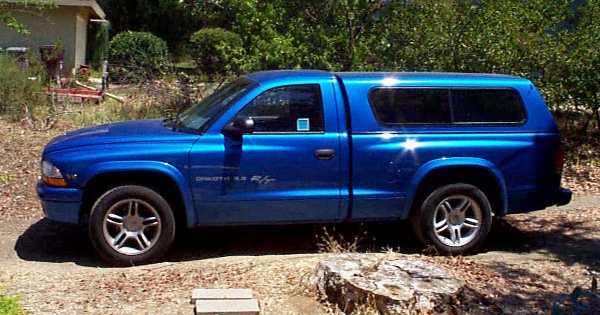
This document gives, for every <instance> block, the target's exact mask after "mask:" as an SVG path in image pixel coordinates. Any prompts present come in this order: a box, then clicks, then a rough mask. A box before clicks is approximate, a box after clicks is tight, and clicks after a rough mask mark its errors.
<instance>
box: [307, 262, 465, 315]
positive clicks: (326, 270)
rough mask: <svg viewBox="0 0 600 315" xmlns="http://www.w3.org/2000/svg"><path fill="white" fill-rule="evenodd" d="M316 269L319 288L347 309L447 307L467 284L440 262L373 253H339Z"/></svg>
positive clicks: (421, 310) (436, 309) (433, 309)
mask: <svg viewBox="0 0 600 315" xmlns="http://www.w3.org/2000/svg"><path fill="white" fill-rule="evenodd" d="M315 272H316V277H315V278H314V280H315V284H316V288H317V291H318V293H319V294H320V295H321V296H322V297H323V298H324V299H326V300H328V301H329V302H331V303H334V304H337V305H338V307H339V308H340V309H341V310H342V311H344V312H345V313H365V312H369V310H371V311H373V312H379V313H382V314H414V313H432V312H436V313H437V312H444V311H445V310H449V308H450V306H451V305H453V304H455V303H457V302H459V301H460V299H461V294H462V292H463V288H464V287H465V283H464V282H463V281H461V280H457V279H455V278H453V277H452V276H451V275H450V274H449V273H448V272H446V271H444V270H442V269H441V268H439V267H438V266H436V265H433V264H430V263H426V262H423V261H419V260H407V259H400V260H386V259H384V257H382V256H379V255H373V254H348V255H338V256H336V257H334V258H329V259H326V260H322V261H321V262H319V264H318V265H317V268H316V271H315Z"/></svg>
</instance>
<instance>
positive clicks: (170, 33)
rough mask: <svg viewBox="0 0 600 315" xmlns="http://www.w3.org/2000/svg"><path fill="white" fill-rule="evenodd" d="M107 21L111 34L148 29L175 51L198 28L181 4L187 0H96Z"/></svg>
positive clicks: (197, 20) (183, 44)
mask: <svg viewBox="0 0 600 315" xmlns="http://www.w3.org/2000/svg"><path fill="white" fill-rule="evenodd" d="M99 2H100V3H101V5H102V8H103V9H104V12H106V19H107V20H109V21H110V25H111V28H112V31H111V32H112V33H111V35H114V34H118V33H122V32H125V31H138V32H150V33H152V34H155V35H157V36H158V37H160V38H162V39H164V40H165V41H166V42H167V45H168V46H169V51H170V52H172V53H179V52H180V51H181V50H182V49H183V47H184V46H185V44H186V43H187V40H188V39H189V38H190V35H191V34H192V33H193V32H194V31H196V30H198V29H200V28H201V27H202V26H203V24H202V21H201V20H200V19H197V18H192V17H191V12H190V11H189V10H188V9H187V8H186V6H185V3H186V2H191V1H189V0H186V1H185V2H184V1H180V0H127V1H123V0H104V1H99Z"/></svg>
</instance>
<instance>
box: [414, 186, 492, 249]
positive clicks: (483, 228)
mask: <svg viewBox="0 0 600 315" xmlns="http://www.w3.org/2000/svg"><path fill="white" fill-rule="evenodd" d="M412 224H413V229H414V230H415V234H416V235H417V237H419V238H420V239H421V240H422V241H423V242H424V243H425V244H432V245H434V246H435V248H436V249H437V250H438V251H440V252H442V253H450V254H465V253H468V252H471V251H473V250H475V249H477V248H478V247H479V246H481V244H482V243H483V241H484V240H485V238H486V237H487V235H488V233H489V231H490V228H491V225H492V211H491V206H490V202H489V201H488V199H487V197H486V196H485V194H484V193H483V192H482V191H481V190H479V189H478V188H477V187H475V186H473V185H469V184H462V183H460V184H451V185H445V186H441V187H439V188H437V189H435V190H434V191H433V192H431V193H430V194H429V195H428V196H427V198H425V201H423V203H422V205H421V207H420V209H419V210H418V211H417V212H415V213H413V216H412Z"/></svg>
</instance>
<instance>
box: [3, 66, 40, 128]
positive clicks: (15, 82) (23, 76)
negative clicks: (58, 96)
mask: <svg viewBox="0 0 600 315" xmlns="http://www.w3.org/2000/svg"><path fill="white" fill-rule="evenodd" d="M0 69H2V71H0V115H1V116H2V117H3V118H4V119H6V120H8V121H17V120H20V119H22V118H24V117H25V115H26V114H27V113H31V112H33V110H34V109H35V108H36V107H39V106H44V105H45V104H47V102H46V98H45V97H44V96H43V95H40V94H39V93H37V92H39V91H40V90H41V89H42V87H41V85H40V83H39V79H38V80H36V81H33V80H30V79H29V77H34V76H36V74H35V73H33V72H32V71H24V70H23V69H21V67H20V66H19V65H18V64H17V62H16V60H15V59H14V58H12V57H10V56H6V55H0Z"/></svg>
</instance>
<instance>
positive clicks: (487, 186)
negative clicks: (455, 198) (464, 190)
mask: <svg viewBox="0 0 600 315" xmlns="http://www.w3.org/2000/svg"><path fill="white" fill-rule="evenodd" d="M454 183H465V184H471V185H473V186H475V187H477V188H479V189H480V190H481V191H482V192H483V193H484V194H485V196H486V197H487V198H488V200H489V201H490V205H491V206H492V212H493V213H494V214H496V215H500V214H502V204H503V200H502V190H501V187H500V183H499V182H498V179H497V178H496V177H495V176H494V174H492V172H490V171H489V170H486V169H485V168H482V167H452V168H443V169H439V170H434V171H431V172H430V173H429V174H427V175H426V176H425V178H423V180H421V183H419V187H418V188H417V191H416V193H415V198H414V199H413V203H412V207H411V213H412V212H413V211H415V210H416V209H418V207H419V206H420V205H421V204H422V203H423V201H424V200H425V198H427V196H428V195H429V194H430V193H431V192H432V191H433V190H435V189H436V188H438V187H440V186H443V185H448V184H454Z"/></svg>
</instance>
